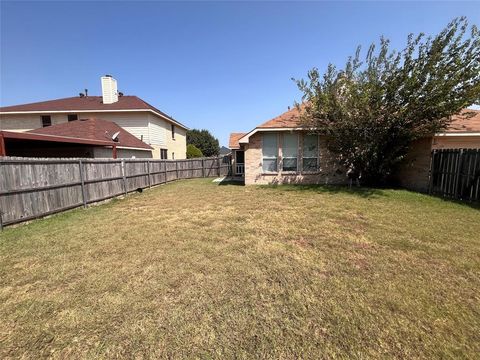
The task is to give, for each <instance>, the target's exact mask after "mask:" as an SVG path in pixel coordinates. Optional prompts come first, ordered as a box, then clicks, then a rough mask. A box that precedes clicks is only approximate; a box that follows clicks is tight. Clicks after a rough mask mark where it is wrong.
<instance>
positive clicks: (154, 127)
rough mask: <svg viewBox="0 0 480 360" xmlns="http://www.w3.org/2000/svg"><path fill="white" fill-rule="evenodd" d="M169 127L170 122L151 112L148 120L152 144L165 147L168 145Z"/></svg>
mask: <svg viewBox="0 0 480 360" xmlns="http://www.w3.org/2000/svg"><path fill="white" fill-rule="evenodd" d="M168 127H170V123H167V122H166V121H165V120H163V119H161V118H159V117H158V116H156V115H153V114H150V115H149V122H148V131H149V138H150V144H151V145H156V146H158V147H159V148H163V149H165V148H166V147H167V140H166V133H167V128H168Z"/></svg>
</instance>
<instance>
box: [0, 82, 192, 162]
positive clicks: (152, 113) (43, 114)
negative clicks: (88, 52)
mask: <svg viewBox="0 0 480 360" xmlns="http://www.w3.org/2000/svg"><path fill="white" fill-rule="evenodd" d="M101 86H102V96H91V95H88V92H87V91H85V92H84V93H81V94H79V96H76V97H68V98H63V99H56V100H48V101H42V102H36V103H30V104H22V105H14V106H5V107H0V130H5V131H18V132H25V131H29V130H33V129H38V128H40V127H45V128H46V127H48V126H51V125H57V124H63V123H67V122H69V121H75V120H78V119H88V118H100V119H104V120H108V121H113V122H115V123H116V124H117V125H119V126H120V127H122V128H123V129H124V130H126V131H128V132H129V133H131V134H133V135H134V136H135V137H137V138H138V139H139V140H141V141H143V142H145V143H147V144H149V145H150V146H151V147H152V150H151V151H152V157H153V158H157V159H160V158H161V159H167V158H168V159H185V158H186V151H187V150H186V149H187V145H186V132H187V130H188V128H187V127H186V126H185V125H183V124H182V123H180V122H179V121H177V120H175V119H174V118H172V117H171V116H169V115H167V114H165V113H164V112H162V111H160V110H159V109H157V108H156V107H154V106H152V105H150V104H149V103H147V102H146V101H144V100H142V99H140V98H139V97H137V96H127V95H123V94H122V93H121V92H119V91H118V89H117V81H116V80H115V79H114V78H113V77H111V76H110V75H106V76H103V77H102V78H101Z"/></svg>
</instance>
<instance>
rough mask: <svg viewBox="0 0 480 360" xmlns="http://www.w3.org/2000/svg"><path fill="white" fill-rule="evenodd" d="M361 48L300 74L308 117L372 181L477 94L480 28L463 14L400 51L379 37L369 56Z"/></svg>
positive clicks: (479, 99)
mask: <svg viewBox="0 0 480 360" xmlns="http://www.w3.org/2000/svg"><path fill="white" fill-rule="evenodd" d="M360 54H361V48H360V47H358V48H357V51H356V53H355V55H354V56H352V57H350V58H349V59H348V60H347V62H346V64H345V67H344V68H343V69H337V68H336V67H335V66H334V65H332V64H330V65H329V66H328V68H327V69H326V71H325V73H324V74H323V75H321V74H320V72H319V71H318V69H317V68H313V69H312V70H310V71H309V72H308V76H307V79H306V80H304V79H301V80H295V81H296V83H297V86H298V88H299V89H300V91H301V92H302V93H303V104H302V108H303V110H304V111H303V122H304V124H305V125H306V126H308V127H309V128H313V129H315V131H318V132H320V133H322V134H324V135H327V139H328V148H329V149H330V151H332V153H334V154H336V155H337V156H338V159H339V160H340V162H341V163H342V164H343V165H345V166H346V167H347V168H348V169H350V170H351V171H354V172H355V173H358V174H359V175H360V177H361V180H362V181H363V182H364V183H366V184H372V183H378V182H382V181H385V180H386V179H387V178H388V176H389V175H390V174H391V172H392V170H393V169H394V168H395V165H396V164H398V162H400V161H401V160H402V159H403V158H404V157H405V155H406V154H407V152H408V149H409V146H410V145H411V143H412V142H413V141H414V140H417V139H419V138H422V137H425V136H429V135H433V134H434V133H435V132H438V131H441V130H443V129H445V128H446V127H447V126H448V125H449V122H450V121H451V116H452V115H454V114H457V113H459V112H460V110H462V109H464V108H465V107H467V106H470V105H472V104H474V103H479V102H480V36H479V31H478V29H477V27H476V26H470V27H469V25H468V22H467V19H466V18H464V17H462V18H457V19H454V20H453V21H452V22H451V23H449V24H448V25H447V26H446V28H445V29H444V30H443V31H441V32H440V33H439V34H438V35H436V36H434V37H427V36H425V35H424V34H423V33H421V34H418V35H413V34H410V35H409V36H408V39H407V45H406V47H405V49H404V50H402V51H395V50H390V42H389V40H387V39H385V38H383V37H382V38H381V39H380V44H379V46H377V45H375V44H372V45H371V46H370V47H369V49H368V51H367V52H366V55H365V58H364V61H361V60H360ZM297 106H298V104H297Z"/></svg>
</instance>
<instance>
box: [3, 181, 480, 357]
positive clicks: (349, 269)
mask: <svg viewBox="0 0 480 360" xmlns="http://www.w3.org/2000/svg"><path fill="white" fill-rule="evenodd" d="M479 234H480V210H479V209H478V208H475V207H472V206H468V205H462V204H458V203H453V202H448V201H444V200H441V199H438V198H433V197H429V196H425V195H420V194H415V193H411V192H407V191H402V190H354V191H349V190H348V189H343V188H334V187H333V188H329V187H300V186H299V187H295V186H282V187H243V186H237V185H218V184H217V183H212V182H211V179H198V180H188V181H179V182H175V183H172V184H169V185H166V186H160V187H157V188H154V189H151V190H146V191H144V192H143V193H142V194H135V195H132V196H129V197H128V198H126V199H120V200H115V201H112V202H109V203H106V204H103V205H100V206H92V207H90V208H89V209H87V210H83V209H78V210H74V211H70V212H67V213H63V214H59V215H56V216H53V217H51V218H48V219H43V220H38V221H34V222H32V223H30V224H27V225H23V226H19V227H16V228H7V229H5V230H4V231H3V232H2V233H1V234H0V358H2V359H5V358H22V357H24V358H38V357H46V356H49V357H53V358H85V357H87V358H92V357H101V358H111V357H128V358H133V357H137V358H143V357H151V358H159V357H163V358H192V357H200V358H225V357H227V358H232V357H237V358H252V357H262V358H284V359H285V358H289V359H292V358H295V357H297V356H298V357H303V358H334V357H338V358H360V357H362V358H365V357H375V358H379V357H381V358H385V357H387V358H391V357H394V358H448V357H450V358H451V357H455V358H475V357H476V356H478V354H479V353H480V332H479V329H480V235H479Z"/></svg>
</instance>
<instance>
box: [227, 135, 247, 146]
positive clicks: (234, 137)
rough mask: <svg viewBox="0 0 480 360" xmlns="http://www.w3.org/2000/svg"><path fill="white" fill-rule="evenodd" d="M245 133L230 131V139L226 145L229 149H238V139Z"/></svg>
mask: <svg viewBox="0 0 480 360" xmlns="http://www.w3.org/2000/svg"><path fill="white" fill-rule="evenodd" d="M245 135H247V133H231V134H230V139H229V140H228V147H229V148H230V149H240V144H239V143H238V140H240V138H242V137H244V136H245Z"/></svg>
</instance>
